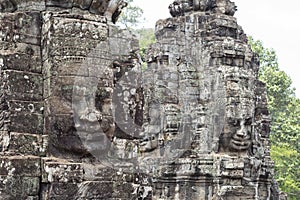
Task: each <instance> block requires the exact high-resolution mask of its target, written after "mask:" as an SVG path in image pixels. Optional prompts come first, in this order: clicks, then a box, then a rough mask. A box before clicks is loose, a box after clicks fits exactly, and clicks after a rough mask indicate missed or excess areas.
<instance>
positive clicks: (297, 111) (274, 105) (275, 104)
mask: <svg viewBox="0 0 300 200" xmlns="http://www.w3.org/2000/svg"><path fill="white" fill-rule="evenodd" d="M249 44H250V46H251V48H252V50H253V51H254V52H255V53H257V54H258V55H259V57H260V67H261V68H260V71H259V79H260V80H262V81H263V82H265V83H266V87H267V97H268V109H269V111H270V115H271V117H272V125H271V138H270V139H271V157H272V159H273V160H274V161H275V171H276V174H275V175H276V180H277V181H278V183H279V186H280V188H281V190H282V191H284V192H286V193H287V194H288V195H289V197H290V199H291V200H296V199H297V197H299V196H300V182H299V180H300V170H299V166H300V147H299V143H300V100H299V99H298V98H296V96H295V89H294V88H292V86H291V85H292V80H291V78H290V77H289V76H288V75H287V74H286V73H285V72H284V71H282V70H280V68H279V64H278V59H277V56H276V53H275V51H274V50H273V49H268V48H264V47H263V44H262V42H261V41H259V40H254V39H253V38H252V37H249Z"/></svg>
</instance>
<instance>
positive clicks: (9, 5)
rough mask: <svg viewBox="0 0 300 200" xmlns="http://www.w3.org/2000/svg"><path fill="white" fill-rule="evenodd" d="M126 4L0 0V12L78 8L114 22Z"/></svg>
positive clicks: (113, 1) (99, 0) (102, 0)
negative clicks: (103, 16)
mask: <svg viewBox="0 0 300 200" xmlns="http://www.w3.org/2000/svg"><path fill="white" fill-rule="evenodd" d="M126 6H127V3H126V2H125V1H123V0H62V1H61V0H25V1H24V0H1V1H0V12H15V11H30V10H36V11H44V10H51V9H58V8H61V9H72V8H80V9H82V10H88V11H89V12H90V13H93V14H96V15H105V16H106V17H107V19H108V20H109V21H112V22H113V23H115V22H116V21H117V19H118V17H119V15H120V14H121V10H122V9H123V8H124V7H126Z"/></svg>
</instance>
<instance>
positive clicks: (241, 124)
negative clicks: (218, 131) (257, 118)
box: [221, 118, 252, 152]
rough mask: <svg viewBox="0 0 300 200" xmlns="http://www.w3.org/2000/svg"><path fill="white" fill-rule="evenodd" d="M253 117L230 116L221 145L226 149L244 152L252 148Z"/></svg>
mask: <svg viewBox="0 0 300 200" xmlns="http://www.w3.org/2000/svg"><path fill="white" fill-rule="evenodd" d="M251 124H252V118H247V119H233V118H228V119H227V121H226V124H225V127H224V130H223V133H222V135H221V147H222V148H223V150H224V151H233V152H235V151H237V152H242V151H246V150H248V149H249V148H250V146H251V144H252V142H251V141H252V140H251Z"/></svg>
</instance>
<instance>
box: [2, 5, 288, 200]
mask: <svg viewBox="0 0 300 200" xmlns="http://www.w3.org/2000/svg"><path fill="white" fill-rule="evenodd" d="M125 6H126V3H125V2H123V1H122V0H63V1H57V0H39V1H38V0H26V1H24V0H22V1H21V0H1V1H0V10H1V14H0V23H1V26H0V38H1V40H0V68H1V71H0V83H1V87H0V97H1V101H0V119H1V120H0V150H1V153H0V161H1V162H0V180H1V182H0V199H11V200H19V199H27V200H38V199H40V200H48V199H57V200H62V199H64V200H65V199H68V200H69V199H70V200H71V199H78V200H87V199H105V200H106V199H126V200H127V199H156V200H158V199H160V200H175V199H177V200H182V199H191V200H213V199H216V200H217V199H220V200H221V199H228V200H232V199H240V200H245V199H249V200H250V199H273V200H275V199H284V197H281V196H280V193H279V191H278V189H277V185H276V182H275V181H274V180H273V162H272V161H271V159H270V153H269V148H270V144H269V143H270V142H269V132H270V128H269V123H270V119H269V113H268V110H267V102H266V94H265V86H264V84H263V83H261V82H260V81H259V80H258V78H257V73H258V69H259V62H258V58H257V57H256V55H254V54H253V52H252V51H251V49H250V47H249V45H248V44H247V37H246V35H245V34H244V33H243V30H242V28H241V27H240V26H238V25H237V22H236V19H235V18H234V17H233V15H234V13H235V10H236V8H235V5H234V3H232V2H231V1H229V0H176V1H174V3H172V4H171V5H170V6H169V9H170V13H171V15H172V18H169V19H166V20H160V21H158V22H157V24H156V32H155V34H156V39H157V42H156V43H155V44H152V45H151V46H150V47H149V50H148V53H147V64H148V67H147V69H145V70H142V69H141V64H140V58H139V55H138V53H137V52H138V41H137V40H136V39H135V38H134V36H133V35H132V34H131V33H130V32H128V31H125V30H120V29H119V28H117V27H116V26H115V25H114V24H113V23H114V22H116V20H117V18H118V16H119V14H120V13H121V9H122V8H123V7H125Z"/></svg>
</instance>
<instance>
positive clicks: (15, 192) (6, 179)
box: [0, 175, 40, 200]
mask: <svg viewBox="0 0 300 200" xmlns="http://www.w3.org/2000/svg"><path fill="white" fill-rule="evenodd" d="M0 180H1V181H0V195H1V197H3V198H5V199H26V200H37V199H38V198H37V196H38V195H39V189H40V178H39V177H23V176H2V175H0Z"/></svg>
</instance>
